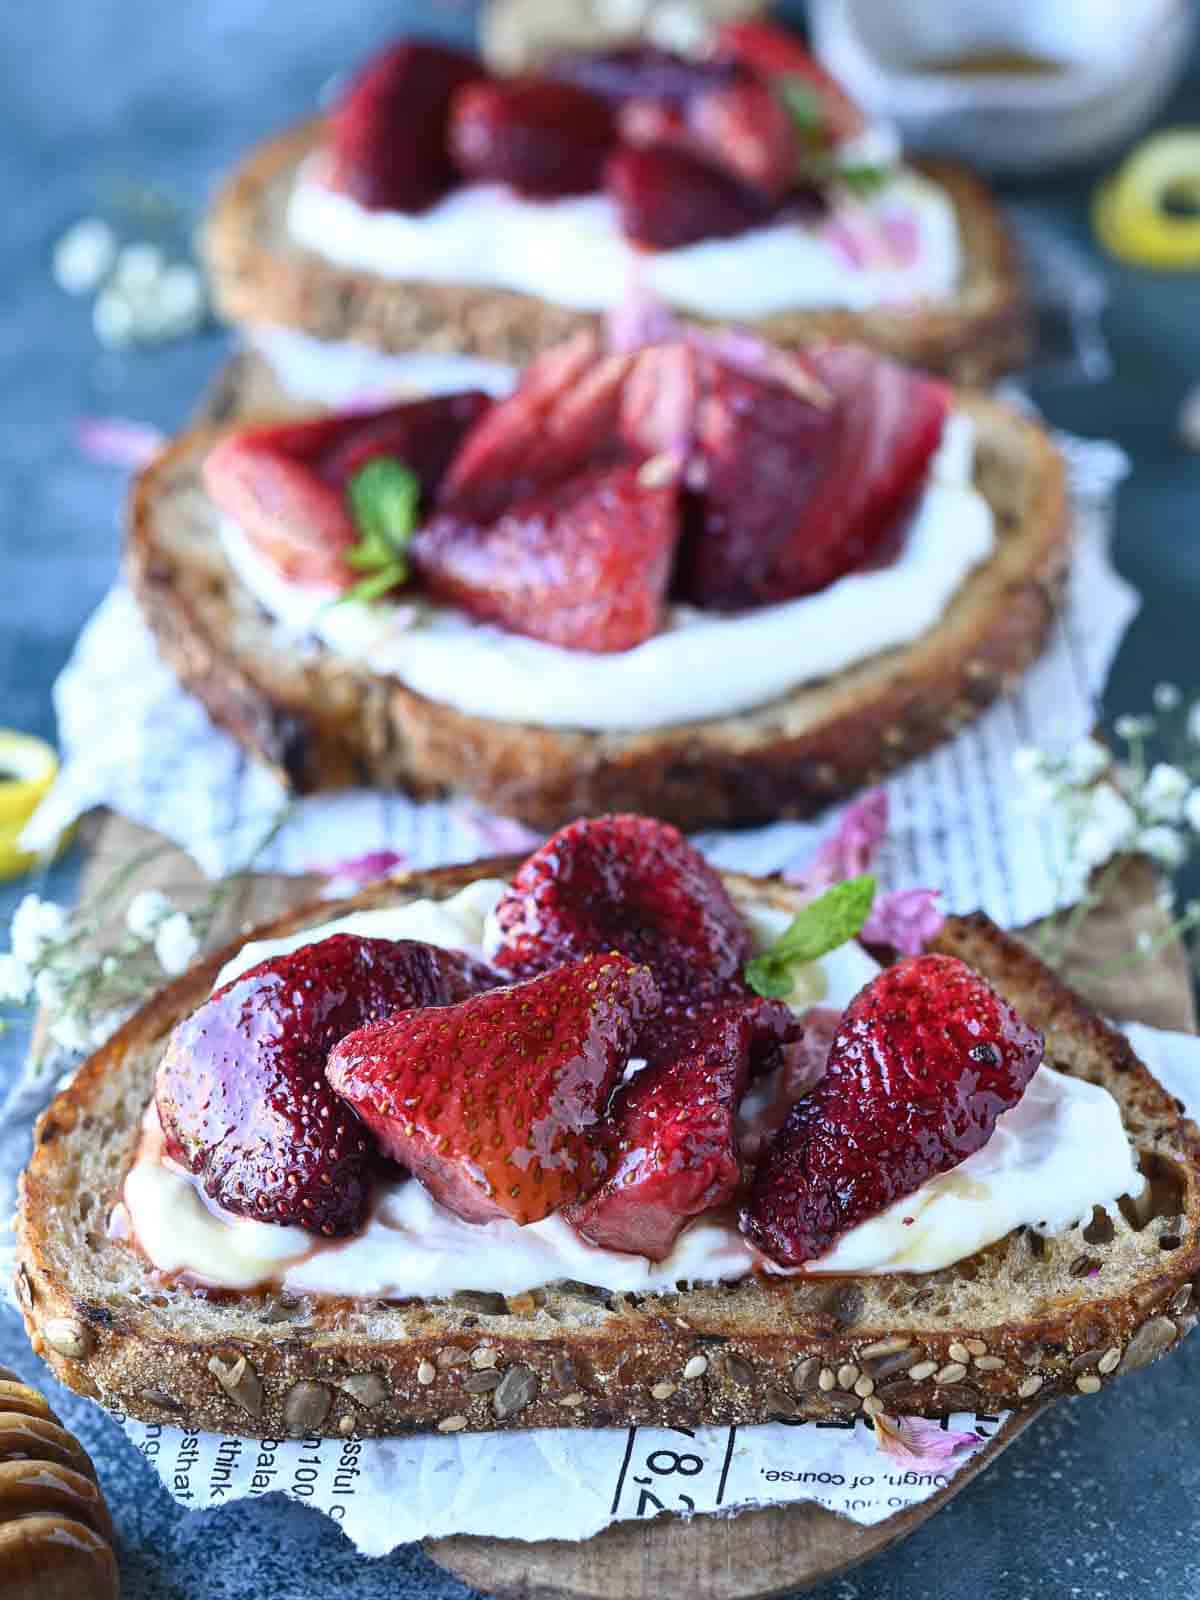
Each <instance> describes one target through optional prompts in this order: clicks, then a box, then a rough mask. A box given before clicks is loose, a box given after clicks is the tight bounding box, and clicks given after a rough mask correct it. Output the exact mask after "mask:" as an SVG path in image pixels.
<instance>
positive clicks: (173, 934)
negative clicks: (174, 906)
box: [154, 911, 200, 978]
mask: <svg viewBox="0 0 1200 1600" xmlns="http://www.w3.org/2000/svg"><path fill="white" fill-rule="evenodd" d="M199 949H200V941H199V939H197V937H196V935H195V933H194V932H193V931H192V925H191V923H190V922H189V921H188V919H187V916H186V915H185V914H184V912H182V911H176V912H174V913H172V915H171V916H169V917H168V918H167V920H166V921H165V922H164V923H162V924H161V926H160V927H159V928H158V929H157V931H156V932H155V935H154V955H155V959H156V960H157V962H158V964H159V966H160V967H161V968H162V969H163V971H164V972H165V973H166V974H167V975H168V977H172V978H174V977H177V976H178V975H179V973H181V972H186V970H187V968H188V967H189V966H190V965H191V963H192V961H193V959H194V958H195V956H196V953H197V951H198V950H199Z"/></svg>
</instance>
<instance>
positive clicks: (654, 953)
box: [495, 816, 750, 998]
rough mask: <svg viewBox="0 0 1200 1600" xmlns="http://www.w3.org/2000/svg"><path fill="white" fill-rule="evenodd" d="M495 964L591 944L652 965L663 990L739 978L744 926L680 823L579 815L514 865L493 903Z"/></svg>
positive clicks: (522, 965)
mask: <svg viewBox="0 0 1200 1600" xmlns="http://www.w3.org/2000/svg"><path fill="white" fill-rule="evenodd" d="M496 924H497V927H498V928H499V930H500V934H501V940H500V945H499V949H498V950H497V951H496V952H495V962H496V965H497V966H499V967H502V968H504V969H506V970H507V971H509V972H516V973H520V974H522V975H525V974H528V973H531V972H542V971H544V970H545V969H546V968H548V967H555V966H559V965H561V963H562V962H564V961H574V960H576V959H577V958H578V957H580V956H585V955H589V954H591V953H592V952H593V951H598V950H620V951H622V952H623V954H625V955H627V956H629V957H630V958H631V959H632V960H634V961H642V962H645V964H646V965H647V966H648V967H649V968H650V969H651V971H652V972H653V973H654V976H655V978H656V979H657V980H658V982H659V984H660V986H661V987H662V989H663V990H664V992H666V993H667V994H672V995H676V994H683V995H685V996H688V997H693V998H694V997H696V996H700V995H703V994H705V993H709V994H711V993H713V992H714V991H716V990H719V989H723V988H725V987H726V986H727V985H728V984H729V983H730V981H731V980H734V979H737V980H739V981H740V975H741V969H742V966H743V964H744V962H745V960H746V958H747V956H748V955H749V952H750V934H749V930H748V929H747V927H746V924H745V921H744V920H743V918H742V917H741V915H740V914H739V912H738V909H737V907H736V906H735V905H734V903H733V901H732V900H731V899H730V898H729V895H728V893H727V891H726V889H725V885H724V884H723V883H722V882H721V879H720V877H719V876H718V874H717V873H716V872H715V871H714V870H713V868H712V867H710V866H709V864H708V862H707V861H705V859H704V857H703V856H702V855H701V854H700V852H699V851H698V850H697V849H695V847H694V846H692V845H690V844H689V843H688V842H687V840H686V839H685V838H684V837H683V835H682V834H681V833H680V832H679V830H678V828H673V827H671V826H670V824H669V823H665V822H656V821H654V820H653V819H652V818H650V817H637V816H607V817H591V818H586V817H585V818H581V819H580V820H579V821H578V822H572V823H569V824H568V825H567V826H566V827H565V828H560V829H559V831H558V832H557V833H556V834H553V835H552V836H551V837H550V838H549V839H547V841H546V843H545V844H544V845H542V847H541V849H540V850H535V851H534V853H533V854H532V855H531V856H530V857H529V858H528V860H526V861H525V862H523V863H522V865H521V866H520V867H519V868H518V869H517V872H516V873H515V875H514V877H513V880H512V883H511V884H510V885H509V887H508V889H507V891H506V892H505V894H504V895H503V896H502V897H501V899H500V902H499V904H498V905H497V907H496Z"/></svg>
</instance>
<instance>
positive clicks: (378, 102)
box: [325, 39, 487, 211]
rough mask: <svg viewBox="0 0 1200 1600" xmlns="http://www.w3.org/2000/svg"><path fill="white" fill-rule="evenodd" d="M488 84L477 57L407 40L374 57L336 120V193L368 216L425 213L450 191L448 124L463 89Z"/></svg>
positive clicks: (331, 174) (331, 149)
mask: <svg viewBox="0 0 1200 1600" xmlns="http://www.w3.org/2000/svg"><path fill="white" fill-rule="evenodd" d="M486 76H487V71H486V69H485V68H484V67H483V66H482V65H481V63H480V62H479V61H478V60H477V59H476V58H475V57H474V56H471V55H467V54H465V53H464V52H463V51H461V50H451V49H449V48H447V47H446V46H445V45H439V44H433V43H430V42H426V41H421V40H412V39H408V40H404V41H402V42H401V43H400V44H397V45H394V46H393V47H392V48H391V49H390V50H384V51H382V52H381V53H380V54H379V55H377V56H373V57H372V58H371V60H370V61H368V62H367V64H366V66H365V67H363V69H362V70H361V71H360V72H359V73H357V74H356V75H355V77H354V78H353V79H352V80H351V82H350V84H349V86H348V88H347V89H346V91H345V93H344V94H343V95H342V97H341V99H340V100H339V101H338V103H337V105H336V106H335V107H334V109H333V112H332V113H331V115H330V118H329V123H328V129H327V132H326V137H325V148H326V151H327V153H328V161H329V169H328V174H327V181H328V182H329V184H330V187H331V188H334V189H338V190H340V191H341V192H342V193H344V194H348V195H351V196H352V197H353V198H354V199H355V200H357V201H358V203H359V205H362V206H366V207H367V208H368V209H369V210H387V211H425V210H427V209H428V207H429V206H431V205H433V204H434V202H435V201H437V200H440V199H441V198H442V196H443V195H444V194H445V193H446V192H447V191H448V190H449V189H451V188H452V187H453V186H454V184H455V182H456V181H457V176H458V175H457V173H456V171H455V169H454V164H453V162H452V161H451V159H450V151H449V147H448V143H447V124H448V121H449V116H450V102H451V100H452V98H453V96H454V93H455V91H456V90H457V89H460V88H462V87H463V85H464V84H468V83H473V82H475V81H477V80H478V79H480V78H485V77H486Z"/></svg>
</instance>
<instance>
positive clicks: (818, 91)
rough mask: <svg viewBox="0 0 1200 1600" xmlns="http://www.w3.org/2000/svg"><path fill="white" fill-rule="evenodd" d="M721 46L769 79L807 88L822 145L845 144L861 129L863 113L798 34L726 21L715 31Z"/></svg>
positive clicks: (723, 51)
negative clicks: (798, 37) (803, 43)
mask: <svg viewBox="0 0 1200 1600" xmlns="http://www.w3.org/2000/svg"><path fill="white" fill-rule="evenodd" d="M717 50H718V52H720V53H721V54H723V55H726V56H731V57H733V58H734V60H736V61H740V62H742V63H744V64H745V65H746V66H748V67H751V68H752V69H753V70H754V71H756V72H758V73H760V74H761V75H762V77H764V78H765V79H766V80H767V81H768V82H772V81H774V82H776V83H777V84H778V83H779V82H780V81H782V83H783V84H784V85H786V84H787V82H788V80H789V79H790V80H792V81H793V82H795V83H797V84H799V85H800V86H801V88H803V89H805V90H807V91H808V93H809V95H810V96H811V98H812V104H813V113H814V116H813V124H814V125H813V129H812V131H813V134H814V136H815V137H816V138H817V139H818V140H819V142H821V143H822V144H825V145H830V144H841V143H842V141H843V140H845V139H852V138H853V137H854V135H855V134H856V133H860V132H861V131H862V128H863V125H864V119H863V114H862V112H861V111H860V110H859V108H858V107H857V106H856V105H855V103H854V101H853V100H852V99H851V98H850V96H849V95H848V94H847V93H846V91H845V89H843V88H842V86H841V84H840V83H839V82H838V81H837V79H836V78H835V77H833V76H832V75H831V74H830V73H828V72H827V71H826V70H825V68H824V67H823V66H822V65H821V64H820V62H819V61H817V60H816V59H815V57H813V56H811V55H810V54H809V53H808V51H807V50H806V49H805V48H804V46H803V45H802V44H801V43H800V41H799V39H797V38H796V36H795V34H792V33H788V32H787V31H786V30H785V29H783V28H776V27H773V26H772V25H771V24H770V23H769V22H759V21H747V22H727V23H725V25H724V26H723V27H721V28H720V29H719V30H718V32H717Z"/></svg>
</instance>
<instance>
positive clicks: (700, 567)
mask: <svg viewBox="0 0 1200 1600" xmlns="http://www.w3.org/2000/svg"><path fill="white" fill-rule="evenodd" d="M808 362H809V366H810V368H811V370H812V372H813V373H814V375H815V376H816V378H817V379H818V380H819V382H820V383H821V384H822V385H824V387H825V389H826V390H827V392H828V395H829V398H830V404H829V405H828V407H826V408H824V409H822V408H821V407H819V406H816V405H813V404H812V403H811V402H810V401H808V400H807V399H805V398H803V397H800V396H796V395H793V396H791V397H789V396H787V395H785V394H783V393H781V392H780V390H779V388H778V386H766V385H764V384H763V383H761V382H757V383H755V384H754V385H753V386H751V387H750V388H748V387H747V381H746V380H745V379H744V378H739V377H738V376H737V375H736V374H730V373H728V372H726V373H724V374H722V375H721V376H720V377H719V378H718V379H716V380H715V382H714V383H713V384H712V385H711V386H710V388H709V390H708V393H707V396H706V398H705V400H704V401H703V402H702V405H701V408H700V411H699V413H698V419H697V430H696V449H697V452H698V453H699V454H700V455H701V456H702V457H703V459H704V462H705V477H706V486H705V489H704V491H703V494H702V496H701V499H700V504H699V506H698V507H697V508H695V510H694V512H693V514H692V516H691V518H690V521H689V532H688V537H687V540H686V542H685V547H684V551H683V556H682V560H681V566H680V575H679V580H678V590H679V593H680V595H681V596H682V597H683V598H685V599H687V600H689V601H691V603H692V604H694V605H699V606H708V607H714V608H719V609H723V610H735V609H738V608H741V607H746V606H755V605H768V604H771V603H774V602H777V601H780V600H789V599H792V598H794V597H795V596H797V595H803V594H812V593H815V592H816V591H817V590H820V589H823V588H826V587H827V586H828V585H829V584H831V583H833V582H834V580H835V579H837V578H840V577H842V576H844V575H845V574H846V573H848V572H853V571H855V570H857V569H859V568H861V567H863V566H865V565H867V564H868V563H869V562H871V561H872V560H877V559H879V557H880V556H881V555H882V554H883V553H884V552H885V550H886V547H887V544H888V541H889V539H890V538H891V537H892V536H893V535H894V534H895V531H896V525H897V521H898V519H899V518H900V517H901V516H902V515H903V513H904V512H905V510H906V509H907V508H908V506H909V505H910V504H911V502H912V500H913V498H914V497H915V495H916V494H917V493H918V492H919V490H920V488H921V485H922V484H923V483H924V481H925V476H926V473H927V471H928V468H929V463H930V460H931V459H932V457H933V454H934V452H935V450H936V449H937V446H938V444H939V443H940V441H941V436H942V430H943V427H944V426H945V421H946V416H947V413H948V411H949V407H950V391H949V390H948V388H947V387H946V385H945V384H943V383H941V382H940V381H939V380H938V379H936V378H931V377H929V376H927V375H925V374H923V373H920V372H916V371H913V370H910V369H908V368H905V367H901V366H898V365H897V364H896V363H895V362H891V361H888V360H886V359H885V358H884V357H882V356H878V355H875V354H874V353H873V352H871V351H869V350H865V349H862V348H861V347H859V346H855V345H830V346H826V347H824V348H823V349H820V348H819V349H814V350H812V351H810V352H809V353H808Z"/></svg>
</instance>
